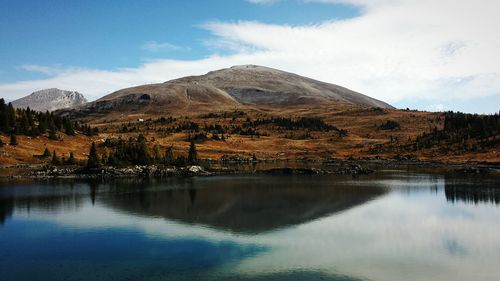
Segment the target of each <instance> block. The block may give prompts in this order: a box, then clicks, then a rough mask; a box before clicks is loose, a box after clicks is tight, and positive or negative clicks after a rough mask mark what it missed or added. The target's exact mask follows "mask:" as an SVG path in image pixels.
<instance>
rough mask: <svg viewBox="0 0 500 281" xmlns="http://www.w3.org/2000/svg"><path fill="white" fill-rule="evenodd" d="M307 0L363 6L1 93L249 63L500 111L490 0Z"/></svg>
mask: <svg viewBox="0 0 500 281" xmlns="http://www.w3.org/2000/svg"><path fill="white" fill-rule="evenodd" d="M309 1H313V0H309ZM314 1H316V2H332V3H347V4H352V5H357V6H359V7H360V8H362V9H363V11H364V12H363V14H361V15H360V16H358V17H355V18H351V19H346V20H340V21H328V22H323V23H320V24H316V25H304V26H290V25H276V24H264V23H260V22H251V21H237V22H209V23H206V24H204V25H202V27H203V28H204V29H206V30H208V31H209V32H210V33H211V34H212V35H213V36H212V37H211V38H210V39H209V40H208V41H209V42H210V44H212V45H211V46H212V47H214V46H215V47H216V48H219V49H224V50H230V51H231V54H230V55H225V56H210V57H208V58H205V59H201V60H192V61H181V60H157V61H152V62H147V63H145V64H143V65H142V66H139V67H137V68H127V69H116V70H109V71H103V70H88V69H86V70H81V71H72V72H62V73H54V74H53V75H52V77H50V78H48V79H43V80H34V81H22V82H17V83H7V84H0V92H1V93H2V95H7V96H8V97H19V96H22V95H26V94H27V93H30V92H32V91H33V90H36V89H40V88H44V87H61V88H65V89H74V90H78V91H81V92H83V93H86V94H88V95H90V96H94V97H98V96H102V95H104V94H107V93H110V92H112V91H115V90H118V89H120V88H123V87H129V86H133V85H138V84H143V83H152V82H163V81H166V80H169V79H173V78H177V77H181V76H184V75H194V74H203V73H205V72H208V71H210V70H214V69H218V68H222V67H229V66H232V65H236V64H248V63H251V64H262V65H266V66H270V67H275V68H280V69H284V70H287V71H291V72H295V73H298V74H300V75H305V76H309V77H312V78H315V79H318V80H323V81H326V82H331V83H336V84H339V85H342V86H346V87H349V88H351V89H353V90H356V91H359V92H362V93H364V94H367V95H370V96H373V97H375V98H378V99H381V100H384V101H388V102H390V103H397V104H399V105H400V106H404V107H406V106H405V105H404V104H401V103H400V102H402V101H407V100H412V99H415V100H416V99H418V100H421V101H422V103H421V107H420V109H428V108H429V106H430V105H433V104H441V105H443V108H446V109H457V108H455V107H454V104H455V103H458V101H460V104H467V102H464V101H467V100H470V101H472V100H488V101H489V102H488V104H484V105H483V108H487V111H491V112H492V111H497V110H498V108H496V109H494V107H498V104H500V64H498V63H497V61H500V31H498V30H497V29H494V28H492V27H494V26H499V25H500V18H499V17H498V15H497V11H498V10H500V2H498V1H497V0H479V1H476V2H474V3H473V2H470V1H455V0H440V1H430V0H422V1H411V0H375V1H371V0H370V1H368V0H314ZM374 3H376V4H374ZM450 7H453V8H450ZM150 43H151V44H147V46H146V48H147V49H149V50H150V51H155V50H161V49H164V50H169V49H170V50H178V47H177V46H175V45H170V44H168V43H158V42H155V41H152V42H150ZM143 47H144V46H143ZM32 69H36V67H35V68H32ZM38 70H39V71H44V69H43V68H39V69H38ZM45 71H46V72H47V73H50V70H45ZM492 100H493V101H497V102H494V103H496V104H495V105H492V103H491V101H492ZM460 109H462V110H463V108H460ZM493 109H494V110H493Z"/></svg>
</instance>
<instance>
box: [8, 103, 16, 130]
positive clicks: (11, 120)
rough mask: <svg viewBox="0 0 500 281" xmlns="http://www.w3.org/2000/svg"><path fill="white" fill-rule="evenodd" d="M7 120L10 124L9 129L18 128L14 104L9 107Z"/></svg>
mask: <svg viewBox="0 0 500 281" xmlns="http://www.w3.org/2000/svg"><path fill="white" fill-rule="evenodd" d="M7 120H8V122H9V127H10V128H14V127H15V126H16V110H15V109H14V106H12V103H10V102H9V105H8V106H7Z"/></svg>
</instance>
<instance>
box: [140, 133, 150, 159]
mask: <svg viewBox="0 0 500 281" xmlns="http://www.w3.org/2000/svg"><path fill="white" fill-rule="evenodd" d="M137 142H138V147H137V164H139V165H147V164H149V163H150V159H151V157H150V156H149V153H148V146H147V144H146V137H144V135H142V134H140V135H139V136H138V137H137Z"/></svg>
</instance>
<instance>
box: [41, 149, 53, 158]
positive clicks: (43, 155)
mask: <svg viewBox="0 0 500 281" xmlns="http://www.w3.org/2000/svg"><path fill="white" fill-rule="evenodd" d="M50 156H51V154H50V151H49V149H48V148H45V150H44V151H43V154H42V157H44V158H48V157H50Z"/></svg>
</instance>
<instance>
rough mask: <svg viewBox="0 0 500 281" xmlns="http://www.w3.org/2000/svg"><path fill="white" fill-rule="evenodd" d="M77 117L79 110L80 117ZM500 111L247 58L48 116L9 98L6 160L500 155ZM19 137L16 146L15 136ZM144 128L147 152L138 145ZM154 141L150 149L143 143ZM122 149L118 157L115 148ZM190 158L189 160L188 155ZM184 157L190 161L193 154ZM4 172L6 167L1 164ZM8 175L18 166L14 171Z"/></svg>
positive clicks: (460, 159) (1, 121)
mask: <svg viewBox="0 0 500 281" xmlns="http://www.w3.org/2000/svg"><path fill="white" fill-rule="evenodd" d="M75 117H76V118H75ZM499 120H500V117H499V116H498V114H496V115H473V114H463V113H449V112H448V113H444V112H422V111H416V110H408V109H407V110H398V109H394V108H392V107H391V106H390V105H388V104H386V103H383V102H381V101H378V100H375V99H372V98H370V97H367V96H364V95H361V94H359V93H355V92H352V91H350V90H348V89H345V88H342V87H339V86H335V85H331V84H326V83H323V82H318V81H315V80H311V79H308V78H304V77H300V76H298V75H295V74H290V73H287V72H283V71H279V70H274V69H270V68H265V67H259V66H238V67H233V68H229V69H223V70H219V71H214V72H209V73H207V74H205V75H201V76H190V77H184V78H181V79H176V80H172V81H168V82H165V83H161V84H153V85H143V86H138V87H133V88H128V89H123V90H119V91H117V92H114V93H112V94H110V95H107V96H105V97H103V98H101V99H99V100H97V101H95V102H91V103H88V104H85V105H82V106H79V107H76V108H72V109H65V110H59V111H56V114H49V115H47V114H41V113H37V112H32V111H28V110H20V109H18V110H17V111H15V110H14V108H13V107H12V106H11V105H6V104H5V103H4V101H3V100H2V99H0V125H1V126H0V147H1V145H2V144H3V147H1V148H0V161H2V163H3V164H4V165H5V164H13V165H17V164H20V163H27V164H43V163H47V161H48V159H47V158H44V157H41V155H42V154H43V153H44V150H45V148H47V149H48V151H50V152H53V151H56V152H57V153H58V155H59V156H60V157H66V159H68V158H69V155H70V153H73V154H74V157H75V158H76V159H77V160H81V161H85V160H86V156H87V154H88V152H89V146H90V144H91V143H92V142H96V144H97V150H98V152H99V153H100V154H101V160H102V161H103V163H104V164H109V163H117V164H119V165H129V164H130V165H132V164H138V163H136V159H135V158H133V157H132V158H130V159H129V156H130V155H132V154H133V155H135V156H138V157H139V156H140V157H139V158H141V163H151V162H150V161H152V162H154V161H158V159H162V157H164V156H165V155H166V154H167V153H166V151H167V150H170V151H171V153H172V154H173V156H172V157H175V158H177V159H180V158H182V157H185V156H186V155H187V151H188V147H189V146H190V142H193V143H195V144H196V147H197V151H198V156H199V157H200V158H203V159H212V160H221V161H222V162H225V161H233V160H234V161H247V160H249V159H255V158H257V159H259V160H264V161H276V160H285V161H288V160H320V161H321V160H329V161H331V160H345V159H370V160H379V159H393V160H409V161H413V160H427V161H441V162H455V163H464V162H476V163H477V162H484V163H493V164H495V163H496V164H498V163H500V135H499V134H500V122H499ZM12 134H14V135H17V144H15V145H14V144H12V145H11V144H10V143H11V140H10V137H11V136H10V135H12ZM139 136H141V138H142V139H143V140H145V142H144V143H142V144H141V146H139V147H142V149H143V150H141V151H140V153H137V151H136V152H134V153H130V152H131V151H129V150H130V149H132V150H134V149H136V148H137V143H134V142H131V143H129V142H130V140H133V139H138V137H139ZM145 146H146V147H147V148H144V147H145ZM113 151H114V152H115V155H111V154H110V153H113ZM181 160H182V159H181ZM184 160H185V159H184ZM0 172H1V166H0ZM6 173H7V174H8V173H10V172H8V171H7V172H6Z"/></svg>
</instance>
